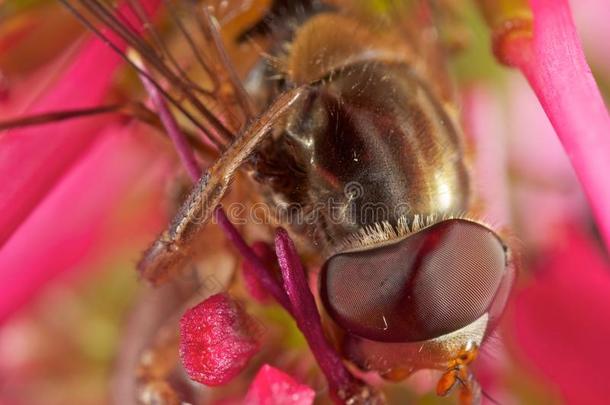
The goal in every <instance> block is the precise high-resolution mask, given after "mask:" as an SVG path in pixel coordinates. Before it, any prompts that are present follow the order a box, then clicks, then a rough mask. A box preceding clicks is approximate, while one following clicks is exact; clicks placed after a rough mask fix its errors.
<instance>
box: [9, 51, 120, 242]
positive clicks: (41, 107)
mask: <svg viewBox="0 0 610 405" xmlns="http://www.w3.org/2000/svg"><path fill="white" fill-rule="evenodd" d="M118 64H119V59H118V57H117V56H116V55H114V54H112V53H111V52H110V50H108V49H107V48H106V47H105V46H104V45H103V44H102V43H100V42H98V41H97V40H96V41H91V42H89V43H88V44H87V45H85V46H84V47H83V49H82V51H81V52H80V54H79V55H78V57H77V58H76V60H75V61H74V63H73V64H72V66H71V68H70V69H68V71H67V72H66V73H65V74H64V75H63V77H62V78H61V79H60V81H59V83H58V84H57V86H56V87H55V88H54V89H53V91H52V92H51V93H49V94H46V95H45V96H44V97H43V98H42V99H40V100H38V101H37V102H36V103H35V105H34V106H33V107H32V109H30V110H29V111H28V113H31V114H34V113H38V112H43V111H52V110H57V109H65V108H72V107H85V106H94V105H96V104H99V103H100V102H101V101H102V100H103V98H104V95H105V94H106V91H107V90H108V88H109V85H110V82H111V79H112V73H113V72H114V71H115V69H116V68H117V67H118ZM85 84H86V85H85ZM105 121H107V117H106V118H103V119H102V118H95V119H79V120H73V121H70V122H64V123H58V124H50V125H44V126H39V127H35V128H26V129H21V130H15V131H10V132H8V133H6V134H4V135H2V137H0V196H1V197H0V211H1V212H2V213H3V215H2V216H1V217H0V246H2V245H3V244H4V243H5V242H6V241H7V239H8V238H9V237H10V236H11V235H12V234H13V232H14V231H15V230H16V229H17V227H18V226H19V225H20V224H21V223H22V222H23V221H24V219H25V218H27V216H28V215H29V214H30V213H31V212H32V210H33V209H34V207H36V205H37V204H38V203H39V202H40V200H41V199H42V198H43V197H44V196H45V195H46V194H47V193H48V192H49V191H50V189H51V188H52V187H53V186H54V185H55V184H56V182H57V181H58V179H59V178H60V177H61V176H62V175H63V174H64V173H65V172H66V170H67V169H68V168H69V167H70V166H71V165H73V164H74V162H75V161H76V159H77V158H78V157H79V156H80V155H81V154H82V153H83V152H84V151H85V150H86V149H87V148H88V147H89V146H90V145H91V144H92V142H93V140H94V139H95V137H96V136H97V134H98V133H99V132H98V131H97V130H96V129H98V128H99V127H100V125H103V124H104V122H105Z"/></svg>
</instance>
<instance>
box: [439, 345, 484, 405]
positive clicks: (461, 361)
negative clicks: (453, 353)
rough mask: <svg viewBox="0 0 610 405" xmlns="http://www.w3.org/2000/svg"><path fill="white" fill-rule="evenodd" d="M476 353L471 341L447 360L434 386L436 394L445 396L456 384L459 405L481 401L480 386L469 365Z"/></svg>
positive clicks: (468, 404) (470, 404) (476, 349)
mask: <svg viewBox="0 0 610 405" xmlns="http://www.w3.org/2000/svg"><path fill="white" fill-rule="evenodd" d="M477 354H478V348H477V346H476V345H475V344H473V343H471V342H470V343H468V344H467V345H466V346H465V347H464V348H463V349H462V350H460V352H459V353H458V355H457V357H456V358H455V359H453V360H451V361H450V362H449V364H448V365H447V370H446V371H445V372H444V373H443V375H442V376H441V378H440V380H439V381H438V384H437V386H436V393H437V395H439V396H446V395H447V394H448V393H449V392H450V391H451V389H452V388H453V387H455V386H456V384H458V385H459V403H460V405H472V404H479V403H480V402H481V388H480V386H479V383H478V382H477V381H476V378H475V377H474V375H473V374H472V372H471V370H470V367H469V365H470V364H471V363H472V362H473V361H474V359H475V358H476V357H477Z"/></svg>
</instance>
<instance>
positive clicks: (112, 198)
mask: <svg viewBox="0 0 610 405" xmlns="http://www.w3.org/2000/svg"><path fill="white" fill-rule="evenodd" d="M136 133H137V127H136V126H133V125H120V124H118V123H117V124H114V125H109V126H108V127H107V129H106V130H105V131H102V132H100V134H99V137H100V141H99V142H98V143H97V144H95V145H94V147H93V149H92V150H91V151H90V152H89V153H87V154H85V156H83V157H82V159H81V160H80V161H79V162H78V163H77V164H76V165H75V167H74V170H73V171H70V173H68V174H66V175H64V176H63V177H62V179H61V180H60V182H59V184H58V185H57V186H56V187H54V188H53V189H52V190H51V191H50V192H49V193H48V195H47V196H46V197H45V199H44V201H43V203H42V204H40V205H39V207H37V209H36V210H35V211H34V212H33V213H32V214H31V215H30V216H29V217H28V218H27V219H26V220H25V221H24V222H23V224H21V226H20V228H19V229H18V230H17V231H16V232H15V233H14V235H13V236H12V237H11V239H10V240H9V241H8V242H7V243H6V244H5V245H4V247H3V248H2V250H0V283H1V285H3V286H10V288H6V289H5V291H4V293H2V294H1V295H0V322H1V321H3V320H4V319H5V318H6V317H8V316H9V315H10V314H11V313H12V312H13V311H14V310H16V309H18V308H19V307H20V306H21V305H22V304H23V303H25V302H26V301H27V300H28V299H29V298H30V297H32V296H33V295H34V294H36V293H37V292H38V291H39V290H40V288H41V287H42V286H43V285H44V284H46V283H47V282H48V281H49V280H50V279H51V278H53V277H54V276H56V275H58V274H60V273H61V272H62V271H64V270H66V269H70V268H73V267H75V266H76V265H77V264H79V263H80V262H81V261H83V260H85V259H86V258H89V259H92V258H93V257H94V256H95V255H100V254H108V251H107V250H106V251H104V249H110V248H111V242H112V239H108V236H109V233H110V232H111V231H112V228H111V226H112V224H111V223H110V222H109V219H110V216H109V213H110V212H113V211H116V210H117V209H119V208H120V204H121V202H122V201H125V200H126V199H127V198H128V197H129V195H130V194H131V193H133V192H134V191H135V190H134V187H135V188H136V189H137V185H138V184H139V185H140V186H144V188H151V184H150V180H151V179H154V178H156V179H159V177H160V175H161V174H162V172H161V171H160V170H159V169H160V168H162V166H157V168H155V166H153V165H152V163H153V162H155V160H156V159H158V157H157V156H158V154H159V150H158V148H155V147H153V145H151V147H149V148H142V147H141V143H140V142H138V141H139V137H137V136H135V135H136ZM157 162H158V163H160V162H159V161H158V160H157ZM151 169H152V170H151ZM143 171H148V175H147V176H144V177H142V172H143ZM147 177H148V179H147ZM147 182H148V184H146V183H147ZM142 191H143V190H142ZM141 209H142V210H141V214H140V215H142V216H144V217H145V216H146V213H149V214H150V210H149V209H148V208H146V205H145V204H143V205H142V206H141ZM140 215H134V216H131V217H129V218H125V219H123V222H122V223H119V224H117V225H118V226H120V227H121V228H122V230H123V231H124V233H129V232H131V237H132V238H133V236H135V235H136V234H137V233H138V230H137V228H136V229H134V228H133V226H134V224H135V223H137V222H138V221H140V224H142V223H141V221H142V219H146V218H142V217H141V216H140ZM138 218H140V219H138ZM130 228H131V229H130ZM115 237H116V236H115ZM116 247H118V245H115V248H116Z"/></svg>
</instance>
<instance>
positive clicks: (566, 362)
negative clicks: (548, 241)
mask: <svg viewBox="0 0 610 405" xmlns="http://www.w3.org/2000/svg"><path fill="white" fill-rule="evenodd" d="M609 296H610V263H609V262H608V258H607V257H604V256H603V255H602V253H601V251H600V248H599V246H597V245H596V243H595V241H593V240H592V239H591V238H590V237H589V236H587V235H586V234H585V233H583V230H582V229H580V227H578V226H566V227H565V229H564V233H563V237H562V238H561V239H560V241H558V242H557V243H556V244H555V245H554V246H553V247H552V248H550V249H549V250H548V251H547V252H545V255H544V256H543V257H542V258H541V260H540V263H539V264H538V265H537V266H536V268H535V273H534V277H533V278H532V279H530V280H528V281H527V282H526V283H525V285H524V286H522V287H521V288H520V289H519V291H518V292H517V293H516V294H515V298H514V308H513V310H512V311H511V312H510V314H509V317H508V319H507V321H508V322H507V325H506V326H507V328H506V329H507V330H508V331H510V332H509V334H510V337H511V338H512V342H513V348H514V350H515V351H516V352H517V353H518V355H519V358H520V359H521V361H522V362H523V364H525V365H527V366H528V367H529V368H530V369H533V370H535V371H536V372H537V373H540V374H542V375H543V376H544V378H545V379H547V380H549V381H550V382H551V383H552V386H554V387H555V389H557V390H558V391H559V392H560V393H561V395H562V396H563V398H564V399H565V401H566V402H567V403H569V404H583V403H587V404H603V403H607V401H608V397H609V396H610V386H609V385H608V384H607V375H608V373H607V370H606V368H607V364H608V363H609V362H610V349H609V348H608V342H609V341H610V301H609V300H608V297H609Z"/></svg>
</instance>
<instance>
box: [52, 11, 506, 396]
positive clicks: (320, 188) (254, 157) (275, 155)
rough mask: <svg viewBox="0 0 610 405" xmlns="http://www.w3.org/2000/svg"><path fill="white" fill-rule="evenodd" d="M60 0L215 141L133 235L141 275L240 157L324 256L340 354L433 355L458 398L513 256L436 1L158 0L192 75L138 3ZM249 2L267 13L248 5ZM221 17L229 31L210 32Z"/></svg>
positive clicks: (189, 230) (204, 210)
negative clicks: (477, 180)
mask: <svg viewBox="0 0 610 405" xmlns="http://www.w3.org/2000/svg"><path fill="white" fill-rule="evenodd" d="M62 2H64V3H65V4H66V5H67V6H68V7H69V8H70V9H71V10H72V11H73V12H74V14H76V15H77V16H78V17H79V18H80V19H81V20H82V21H83V22H84V23H85V24H86V25H87V26H88V27H89V28H90V29H91V30H93V31H95V32H96V33H97V34H98V35H99V36H100V37H102V38H103V39H104V40H105V41H107V42H108V43H109V45H110V46H111V47H113V48H115V49H116V50H117V51H118V52H120V53H121V54H122V55H123V57H124V58H125V59H126V60H127V61H128V62H129V63H130V64H131V65H132V66H133V67H134V68H135V69H136V70H137V71H138V73H139V74H140V75H143V76H145V77H146V78H147V80H149V81H151V82H152V83H153V84H154V85H155V86H156V88H157V90H158V91H160V92H162V93H163V95H164V97H165V98H166V100H167V101H168V102H169V103H170V104H171V105H172V106H173V107H174V108H175V109H176V110H178V112H180V113H181V114H182V115H183V117H184V122H185V123H186V124H185V125H186V126H189V127H190V128H191V130H192V131H195V132H199V133H201V134H203V138H204V140H205V142H204V143H202V144H201V145H199V146H200V148H201V150H203V151H205V154H207V155H208V156H210V155H211V156H216V157H217V158H216V159H215V160H214V161H213V162H210V166H209V167H208V168H207V170H206V171H205V173H204V174H203V175H202V177H201V179H200V181H199V182H198V183H197V185H196V186H195V188H194V189H193V190H192V192H191V193H190V195H189V196H188V198H187V199H186V201H185V202H184V203H183V205H182V207H181V208H180V209H179V210H178V213H177V214H176V216H175V218H174V220H173V221H172V223H171V224H170V226H169V227H168V229H167V230H166V231H165V232H164V233H163V234H161V235H160V236H159V238H158V239H157V240H156V241H155V242H154V243H153V244H152V246H151V247H150V248H149V249H148V250H147V251H146V252H145V254H144V257H143V259H142V260H141V261H140V263H139V265H138V269H139V273H140V274H141V276H142V277H143V278H144V279H146V280H148V281H150V282H151V283H153V284H157V285H159V284H163V283H166V282H169V281H172V280H175V279H176V278H179V277H181V272H182V271H183V270H184V268H185V267H188V264H189V261H190V260H191V258H192V256H193V255H195V254H196V253H197V249H198V247H199V246H201V244H202V243H205V240H206V238H207V237H208V235H207V232H206V231H205V229H206V225H207V224H208V222H210V220H211V219H212V217H213V213H214V210H215V208H216V207H217V206H218V205H219V204H220V203H221V202H222V201H223V197H224V195H225V194H226V192H227V190H228V189H229V186H230V182H231V181H232V179H233V178H234V177H235V175H236V173H237V172H238V170H242V171H244V172H245V173H246V174H247V175H248V177H249V178H250V180H251V181H252V183H253V184H254V185H255V187H256V189H257V191H258V193H259V194H260V195H261V196H262V197H263V198H264V199H265V201H266V202H267V204H268V206H269V207H270V208H271V210H272V211H273V212H274V213H275V214H274V215H275V217H277V218H282V220H281V221H280V222H281V225H283V226H284V227H286V228H288V229H289V230H290V231H291V233H292V234H293V236H294V237H295V238H297V239H298V240H299V241H300V242H301V245H302V246H303V247H304V248H305V249H309V250H310V251H313V252H316V254H315V255H314V256H316V259H314V261H315V260H317V261H319V262H321V263H323V265H322V268H321V271H320V283H319V284H320V288H319V297H320V301H321V303H322V307H323V308H322V310H323V313H324V317H325V321H326V325H327V327H328V330H327V334H328V336H329V337H331V338H332V340H333V344H334V345H335V347H336V348H337V349H338V350H339V351H340V352H341V354H342V356H343V358H344V359H345V360H347V361H349V362H351V363H353V364H354V365H356V366H357V367H359V368H360V369H362V370H364V371H375V372H377V373H379V374H380V375H382V376H383V377H385V378H386V379H389V380H396V381H398V380H401V379H404V378H406V377H407V376H408V375H410V374H411V373H413V372H414V371H415V370H418V369H428V368H429V369H439V370H441V371H443V372H444V374H443V377H442V378H441V381H440V382H439V386H438V391H439V393H440V394H446V393H447V392H448V391H449V390H450V389H451V388H452V387H453V386H454V385H455V384H456V381H459V382H460V383H461V384H462V386H463V387H462V388H463V396H464V398H465V399H464V401H465V402H469V401H470V400H472V397H473V396H474V395H476V393H475V392H474V391H475V389H474V388H473V384H474V383H473V382H472V375H471V374H470V371H469V368H468V367H469V365H470V363H471V362H472V361H473V360H474V358H475V357H476V353H477V350H478V347H480V345H481V344H482V343H483V341H484V339H485V338H486V337H487V336H488V334H489V332H490V330H491V329H492V328H493V327H494V325H495V323H496V322H497V319H498V317H499V315H500V314H501V312H502V310H503V308H504V306H505V304H506V300H507V298H508V295H509V291H510V287H511V284H512V280H513V277H514V264H513V260H512V258H511V254H512V253H511V251H510V250H509V248H508V246H507V244H506V242H505V241H504V240H503V238H502V237H501V236H500V235H499V234H498V233H496V232H495V231H494V230H492V229H490V228H489V227H488V226H486V225H485V224H483V223H481V222H478V221H476V220H474V219H472V218H470V216H469V212H470V211H471V206H472V200H473V196H472V195H471V194H472V193H471V189H470V178H469V171H468V166H467V161H466V157H465V153H464V140H463V136H462V132H461V129H460V124H459V120H458V119H457V117H456V116H455V113H454V110H453V107H452V106H453V105H454V103H455V102H454V100H453V96H452V91H451V86H450V82H449V81H448V79H447V76H446V73H445V68H444V61H443V52H442V49H441V48H440V45H439V44H438V41H437V39H436V35H435V30H434V26H433V25H430V24H429V20H428V19H426V18H423V20H425V21H422V18H421V15H422V14H426V13H419V14H418V15H417V16H416V14H417V13H416V12H415V11H416V10H418V11H420V12H421V11H426V10H427V11H430V10H431V9H433V8H431V7H429V5H428V2H426V1H405V2H404V4H396V5H394V6H393V7H394V8H393V10H395V12H394V13H389V15H390V16H391V17H387V16H384V17H381V16H373V15H367V14H364V13H362V12H359V9H358V8H357V7H351V6H350V5H349V4H346V3H348V2H346V1H329V2H323V1H317V0H303V1H300V2H299V1H282V0H275V1H273V2H272V4H271V5H269V6H268V7H265V6H264V5H263V6H261V4H260V3H259V2H245V1H244V2H240V4H239V5H234V6H235V8H234V9H230V8H228V7H227V4H232V3H226V2H221V3H220V4H218V5H217V7H216V8H214V7H212V8H209V9H208V8H207V6H208V5H209V4H199V3H195V2H192V1H190V0H185V1H184V2H182V4H181V5H180V7H179V6H178V5H176V4H174V3H173V2H171V1H167V2H166V6H167V10H168V14H169V16H170V18H169V19H170V21H172V24H173V26H174V28H175V31H176V32H177V33H178V35H179V36H180V37H181V38H182V39H183V43H185V44H186V45H185V49H186V52H188V53H191V59H193V60H194V63H195V64H197V65H198V66H197V68H198V69H199V70H200V71H202V72H203V73H204V74H203V75H201V76H200V81H197V80H196V79H193V78H192V77H191V76H189V75H188V74H187V73H186V70H187V67H185V66H183V65H182V64H181V63H180V62H179V59H178V58H177V57H176V56H175V55H173V53H172V51H171V50H169V49H168V47H167V45H166V44H165V43H164V41H163V39H161V35H160V34H159V33H158V32H157V31H156V30H155V28H153V27H154V24H153V23H152V21H151V19H152V17H151V16H150V14H151V10H149V9H147V6H146V7H145V5H142V4H140V3H139V2H138V1H136V0H128V1H126V2H125V4H123V5H120V6H119V7H118V8H114V7H111V6H109V5H107V4H106V3H104V2H101V1H96V0H79V1H75V2H72V1H70V0H62ZM76 3H78V4H76ZM225 3H226V4H225ZM147 4H148V3H147ZM259 9H266V10H267V14H266V15H265V14H264V13H263V14H262V15H258V16H257V17H256V18H255V17H253V16H255V15H257V13H258V14H260V13H259V11H260V10H259ZM185 10H186V12H185ZM214 10H216V11H219V10H224V11H223V12H224V14H223V15H224V16H225V17H226V21H223V20H222V19H220V18H219V16H218V15H216V17H215V16H214V14H213V13H214ZM231 13H233V14H231ZM231 15H232V17H231V18H230V16H231ZM227 16H229V17H227ZM134 21H135V23H134ZM193 21H195V22H194V23H193ZM231 21H233V23H234V24H233V25H231ZM235 21H238V22H239V23H235ZM97 23H101V24H102V25H103V26H105V27H106V28H107V29H109V30H110V31H111V34H109V33H107V32H105V31H103V30H102V29H100V28H99V27H98V25H97ZM136 23H140V24H141V25H142V26H143V27H144V34H145V35H144V36H142V35H140V34H141V33H139V32H138V30H137V29H136V28H134V26H135V25H137V24H136ZM191 23H192V24H191ZM236 26H237V27H238V28H239V29H236ZM229 29H231V30H233V34H234V35H232V38H231V41H232V42H230V43H227V42H226V41H225V42H223V38H222V36H221V34H222V33H223V32H225V31H226V30H229ZM121 41H124V42H126V43H127V44H128V45H129V46H130V47H131V48H132V49H133V50H134V51H135V52H137V54H138V55H139V58H141V60H142V61H143V63H144V64H145V65H146V66H147V69H148V70H147V69H144V68H143V64H142V63H141V62H138V61H137V60H136V59H134V58H133V57H131V56H130V54H129V53H125V52H124V51H123V50H122V49H121V47H120V45H118V43H119V42H121ZM244 43H250V44H256V46H257V47H258V49H260V51H259V52H257V53H255V57H252V58H251V60H248V61H247V62H243V61H242V62H240V63H235V62H236V61H232V60H230V58H229V56H228V52H227V47H238V46H240V44H244ZM192 55H194V57H192ZM295 207H296V208H295ZM286 212H288V215H286ZM160 367H161V366H160ZM161 368H162V367H161ZM165 389H167V387H166V386H163V387H160V388H159V391H160V392H161V391H163V390H165ZM163 397H164V394H163V393H162V392H161V393H159V394H158V395H157V397H156V398H163ZM345 400H346V403H356V402H354V401H355V400H356V399H355V398H346V399H345ZM350 401H352V402H350Z"/></svg>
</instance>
